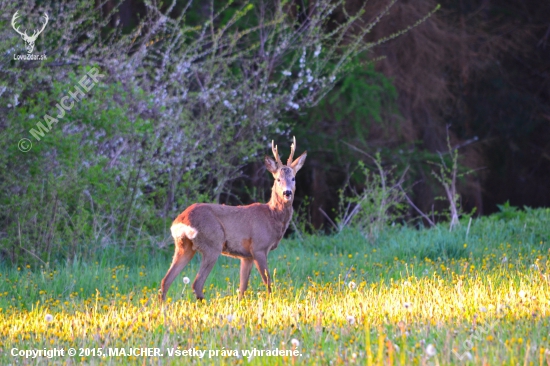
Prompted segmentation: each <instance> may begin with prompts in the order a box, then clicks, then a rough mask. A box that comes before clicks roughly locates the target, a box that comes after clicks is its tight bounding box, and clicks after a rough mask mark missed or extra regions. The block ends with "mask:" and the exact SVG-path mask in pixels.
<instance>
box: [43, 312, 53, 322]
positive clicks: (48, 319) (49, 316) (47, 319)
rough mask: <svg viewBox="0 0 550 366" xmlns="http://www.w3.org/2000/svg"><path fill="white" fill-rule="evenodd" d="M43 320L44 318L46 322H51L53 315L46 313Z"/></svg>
mask: <svg viewBox="0 0 550 366" xmlns="http://www.w3.org/2000/svg"><path fill="white" fill-rule="evenodd" d="M44 320H46V321H47V322H51V321H52V320H53V315H52V314H46V316H45V317H44Z"/></svg>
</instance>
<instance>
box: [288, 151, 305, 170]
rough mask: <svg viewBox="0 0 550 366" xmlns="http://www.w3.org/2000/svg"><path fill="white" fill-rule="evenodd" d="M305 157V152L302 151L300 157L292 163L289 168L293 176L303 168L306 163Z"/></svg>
mask: <svg viewBox="0 0 550 366" xmlns="http://www.w3.org/2000/svg"><path fill="white" fill-rule="evenodd" d="M306 156H307V151H304V153H303V154H302V155H300V156H298V157H297V158H296V160H294V161H293V162H292V164H291V165H290V167H291V168H292V170H294V174H296V173H298V170H300V169H301V168H302V166H304V163H305V162H306Z"/></svg>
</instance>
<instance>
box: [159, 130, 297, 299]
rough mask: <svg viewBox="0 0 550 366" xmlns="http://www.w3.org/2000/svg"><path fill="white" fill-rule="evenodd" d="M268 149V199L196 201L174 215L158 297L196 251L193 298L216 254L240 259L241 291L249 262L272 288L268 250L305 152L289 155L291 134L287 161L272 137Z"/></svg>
mask: <svg viewBox="0 0 550 366" xmlns="http://www.w3.org/2000/svg"><path fill="white" fill-rule="evenodd" d="M271 149H272V151H273V155H274V157H275V160H273V159H272V158H270V157H268V156H266V157H265V158H264V161H265V166H266V168H267V170H268V171H269V172H270V173H271V174H273V177H274V178H275V182H274V184H273V188H272V189H271V199H270V200H269V202H268V203H266V204H261V203H253V204H251V205H248V206H225V205H217V204H208V203H195V204H193V205H191V206H189V207H188V208H187V209H186V210H185V211H183V212H182V213H181V214H180V215H179V216H178V217H177V218H176V219H175V220H174V222H173V223H172V227H171V228H170V231H171V232H172V236H173V237H174V241H175V244H176V248H175V249H176V250H175V253H174V259H173V260H172V265H171V266H170V269H168V272H167V273H166V276H165V277H164V278H163V280H162V283H161V292H162V293H161V300H163V301H164V300H166V293H167V292H168V289H169V288H170V285H171V284H172V282H173V281H174V279H175V278H176V277H177V276H178V274H179V273H180V272H181V271H182V270H183V268H184V267H185V266H186V265H187V263H189V261H190V260H191V259H192V258H193V256H194V255H195V253H196V252H197V251H198V252H199V253H201V255H202V261H201V264H200V267H199V272H198V273H197V277H196V278H195V281H194V282H193V291H194V292H195V296H196V297H197V299H199V300H202V299H204V294H203V288H204V282H205V281H206V278H207V277H208V275H209V274H210V271H211V270H212V267H213V266H214V264H215V263H216V261H217V259H218V257H219V255H220V254H223V255H225V256H228V257H234V258H239V259H240V260H241V273H240V276H241V279H240V286H239V291H240V296H242V295H243V294H244V292H245V291H246V288H247V287H248V279H249V277H250V270H251V269H252V264H253V263H254V264H255V265H256V268H257V269H258V272H260V276H261V277H262V280H263V282H264V283H265V285H266V286H267V291H268V292H269V293H271V280H270V277H269V270H268V268H267V254H268V253H269V251H271V250H273V249H275V248H277V245H279V242H280V240H281V238H282V237H283V235H284V233H285V231H286V229H287V228H288V224H289V222H290V219H291V218H292V201H293V200H294V191H295V188H296V186H295V180H294V177H295V176H296V173H297V172H298V170H300V168H301V167H302V166H303V165H304V162H305V161H306V155H307V152H304V153H303V154H302V155H300V156H299V157H298V158H297V159H296V160H294V161H292V158H293V155H294V150H295V149H296V138H294V139H293V143H292V145H291V148H290V156H289V158H288V162H287V165H283V163H282V162H281V159H280V157H279V153H278V151H277V146H275V145H274V143H273V141H271Z"/></svg>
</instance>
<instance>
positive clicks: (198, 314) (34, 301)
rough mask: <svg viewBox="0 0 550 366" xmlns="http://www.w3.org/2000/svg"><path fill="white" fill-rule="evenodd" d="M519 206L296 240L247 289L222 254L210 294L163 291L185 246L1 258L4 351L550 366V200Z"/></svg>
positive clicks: (63, 359) (228, 360) (15, 359)
mask: <svg viewBox="0 0 550 366" xmlns="http://www.w3.org/2000/svg"><path fill="white" fill-rule="evenodd" d="M508 216H509V217H507V215H501V216H493V217H488V218H487V217H485V218H481V219H474V220H472V222H471V225H470V227H469V229H468V226H469V222H468V221H464V222H462V223H461V227H460V228H459V229H457V230H455V231H453V232H452V233H449V231H448V229H447V227H446V226H440V227H437V228H434V229H429V230H427V229H426V230H414V229H410V228H399V227H392V228H388V230H387V231H386V232H385V233H384V234H383V236H382V237H381V238H380V240H379V241H378V242H377V243H376V244H375V245H372V244H369V243H368V242H366V241H365V239H363V238H362V237H361V236H360V235H359V234H357V233H355V232H353V231H352V230H349V231H347V232H342V233H340V234H338V235H335V236H320V235H319V236H306V237H303V240H298V239H293V240H284V241H283V242H282V243H281V245H280V246H279V248H278V249H277V250H275V251H274V252H272V253H271V254H270V255H269V258H268V259H269V264H270V271H271V274H272V276H273V277H274V281H275V286H274V292H273V294H272V295H271V296H269V297H268V296H267V295H266V293H265V289H264V288H263V285H262V284H261V281H260V278H259V275H258V274H257V273H254V274H253V276H252V278H251V287H250V289H249V292H248V294H247V296H246V298H245V299H243V300H242V301H239V300H238V298H237V296H236V294H237V292H236V291H237V289H238V280H239V279H238V273H239V262H238V261H237V260H234V259H231V258H220V260H219V261H218V263H217V264H216V266H215V268H214V270H213V272H212V273H211V275H210V277H209V278H208V280H207V282H206V291H205V295H206V298H207V301H205V302H202V303H201V302H197V301H196V300H195V299H194V297H193V294H192V290H191V288H190V284H187V285H185V284H184V283H183V281H182V276H180V277H179V278H178V280H177V281H176V282H174V284H173V285H172V287H171V288H170V291H169V293H168V296H169V300H168V303H167V304H166V305H165V306H162V305H161V304H159V302H158V300H157V293H158V287H159V283H160V280H161V279H162V277H163V276H164V274H165V272H166V270H167V269H168V267H169V264H170V260H171V255H172V252H171V249H170V250H166V251H162V252H159V251H158V250H157V251H154V250H153V249H148V250H146V249H143V250H141V251H138V253H133V254H130V253H120V252H116V251H114V250H112V249H105V251H104V252H102V253H98V257H97V261H95V262H92V263H81V262H79V261H71V263H68V264H56V265H51V266H42V267H40V268H31V267H30V266H27V267H25V266H22V267H18V268H17V267H16V268H13V267H7V266H4V267H0V284H1V285H0V364H46V363H52V362H55V363H59V364H63V363H67V364H75V363H81V362H85V363H89V364H121V363H123V364H125V363H127V364H137V363H139V364H182V363H184V362H185V363H196V364H249V363H250V364H253V365H256V364H257V365H264V364H267V365H271V364H277V365H288V364H316V365H320V364H332V365H336V364H367V365H371V364H372V365H382V364H383V365H393V364H395V365H411V364H420V365H423V364H426V365H428V364H430V365H431V364H434V365H438V364H439V365H447V364H457V365H463V364H475V365H480V364H488V365H504V364H506V365H524V364H525V365H550V334H549V332H550V324H549V323H550V322H549V319H548V316H549V315H550V289H549V284H550V268H549V267H550V263H549V262H548V255H549V249H550V226H549V222H550V209H540V210H527V212H519V213H517V214H515V215H508ZM198 263H199V260H198V257H197V258H195V259H193V261H192V262H191V263H190V265H189V266H188V267H187V268H185V269H184V271H183V273H182V275H183V276H186V277H189V278H190V279H191V281H192V280H193V278H194V276H195V274H196V271H197V269H198ZM70 348H73V349H74V350H75V351H76V355H75V356H69V355H68V352H69V349H70ZM136 348H150V350H148V351H147V350H143V349H141V350H139V352H136V350H135V349H136ZM54 349H57V350H61V349H62V350H63V355H62V354H61V353H60V352H61V351H57V354H55V355H54V354H53V353H49V354H48V353H47V352H44V353H45V354H44V355H38V357H36V358H31V357H33V356H36V355H37V354H38V353H37V351H38V350H42V351H44V350H45V351H49V352H54ZM32 350H34V351H36V352H35V353H31V352H27V353H25V351H32ZM147 352H149V354H147ZM202 352H204V354H202ZM262 352H263V356H262V355H261V353H262ZM25 355H27V356H29V357H28V358H26V357H25ZM48 356H54V357H52V358H48Z"/></svg>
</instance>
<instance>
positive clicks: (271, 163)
mask: <svg viewBox="0 0 550 366" xmlns="http://www.w3.org/2000/svg"><path fill="white" fill-rule="evenodd" d="M264 163H265V167H266V169H267V171H268V172H270V173H271V174H275V173H276V172H277V163H276V162H275V160H273V159H272V158H270V157H269V156H266V157H265V158H264Z"/></svg>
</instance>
